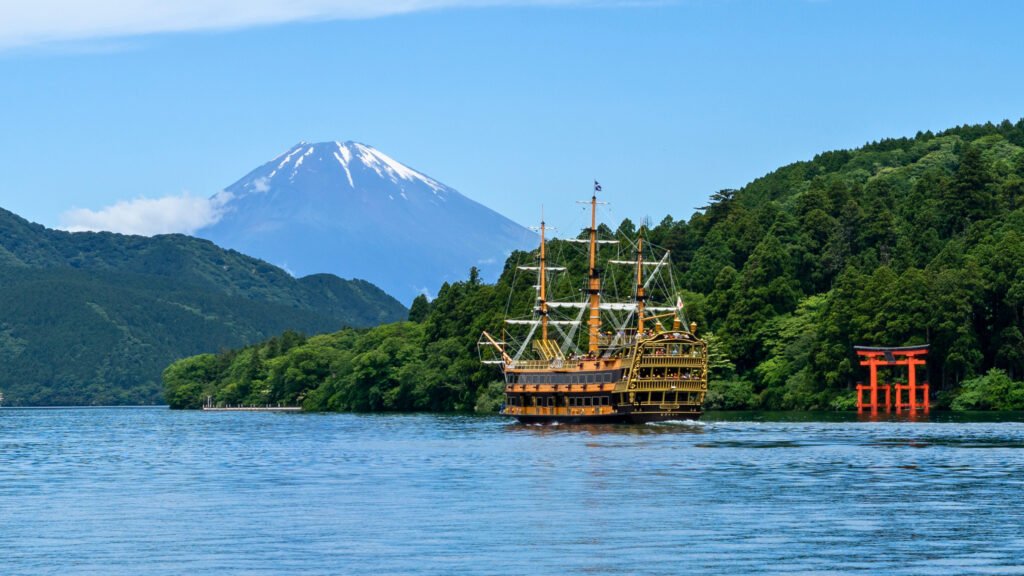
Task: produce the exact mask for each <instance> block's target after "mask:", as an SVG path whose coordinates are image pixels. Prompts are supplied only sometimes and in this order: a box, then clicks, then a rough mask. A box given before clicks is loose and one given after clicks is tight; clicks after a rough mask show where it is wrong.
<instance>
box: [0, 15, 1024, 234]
mask: <svg viewBox="0 0 1024 576" xmlns="http://www.w3.org/2000/svg"><path fill="white" fill-rule="evenodd" d="M15 4H18V5H15ZM1021 22H1024V3H1021V2H1015V1H1002V2H1000V1H989V2H968V1H962V2H954V1H943V0H920V1H915V0H886V1H872V0H859V1H852V0H850V1H847V0H745V1H743V0H676V1H673V0H653V1H642V0H625V1H616V0H598V1H588V0H532V1H530V0H522V1H517V0H504V1H489V0H290V1H286V0H178V1H176V2H167V1H157V0H92V1H90V2H80V1H79V0H34V1H33V2H17V3H15V2H12V1H10V0H0V208H4V209H7V210H10V211H12V212H15V213H16V214H19V215H21V216H23V217H25V218H27V219H29V220H31V221H34V222H38V223H41V224H44V225H46V226H49V227H62V228H66V229H82V228H85V227H96V226H102V225H104V224H103V223H104V222H106V223H107V225H108V226H109V227H112V228H118V230H119V231H126V232H133V233H144V234H151V233H160V232H173V231H183V232H190V231H192V230H194V229H195V228H196V227H198V226H201V225H203V224H204V223H205V222H207V221H208V220H209V219H211V218H215V217H216V214H217V211H216V202H217V194H218V193H219V192H220V191H221V190H222V189H223V188H225V187H227V186H229V185H230V184H231V183H233V182H235V181H236V180H238V179H239V178H241V177H242V176H244V175H245V174H246V173H247V172H249V171H250V170H252V169H253V168H255V167H257V166H258V165H260V164H262V163H264V162H266V161H268V160H270V159H271V158H273V157H275V156H277V155H278V154H280V153H281V152H283V151H285V150H287V149H288V148H289V147H291V146H292V145H294V144H295V143H296V142H299V141H302V140H305V141H310V142H317V141H326V140H342V141H344V140H355V141H358V142H363V143H366V144H369V145H372V146H374V147H376V148H378V149H379V150H381V151H383V152H385V153H386V154H388V155H390V156H392V157H393V158H395V159H397V160H399V161H401V162H403V163H405V164H407V165H409V166H411V167H413V168H415V169H417V170H419V171H421V172H423V173H425V174H428V175H430V176H431V177H433V178H435V179H437V180H439V181H441V182H443V183H445V184H447V185H449V186H452V187H454V188H456V189H457V190H459V191H460V192H462V193H463V194H465V195H467V196H469V197H470V198H473V199H474V200H477V201H479V202H481V203H483V204H485V205H487V206H489V207H491V208H493V209H495V210H497V211H499V212H501V213H503V214H505V215H506V216H508V217H510V218H512V219H513V220H516V221H518V222H520V223H522V224H524V225H532V224H534V223H535V222H536V221H537V220H538V219H539V217H540V213H541V209H542V206H543V209H544V211H545V214H546V216H547V221H548V223H549V224H552V225H555V226H559V227H560V228H561V229H562V230H575V229H578V228H579V227H581V226H582V225H583V223H584V214H583V213H582V210H581V209H580V208H578V207H577V206H576V204H575V201H576V200H581V199H586V198H588V197H589V195H590V193H591V189H592V184H593V181H594V180H595V179H596V180H599V181H600V182H601V184H602V188H603V190H602V193H601V196H602V198H603V199H605V200H607V201H609V202H610V203H611V204H610V206H609V207H608V208H607V209H606V211H605V212H604V213H603V216H604V218H605V220H606V221H609V222H610V223H617V222H618V221H619V220H621V219H622V218H624V217H629V218H632V219H633V220H634V221H636V220H639V219H640V218H644V217H649V218H651V219H652V220H653V221H655V222H657V221H660V220H661V218H662V217H663V216H665V215H666V214H671V215H672V216H674V217H675V218H676V219H685V218H689V217H690V215H691V214H692V213H693V211H694V210H695V209H696V208H699V207H700V206H703V205H704V204H705V203H706V200H707V198H708V196H709V195H710V194H711V193H713V192H715V191H716V190H719V189H723V188H735V187H740V186H742V185H744V184H745V183H747V182H749V181H751V180H752V179H754V178H757V177H759V176H762V175H764V174H766V173H768V172H771V171H772V170H774V169H775V168H778V167H780V166H783V165H786V164H789V163H791V162H795V161H799V160H807V159H810V158H812V157H813V156H814V155H815V154H817V153H819V152H822V151H825V150H834V149H842V148H852V147H857V146H860V145H862V144H864V143H866V142H869V141H873V140H877V139H880V138H884V137H898V136H912V135H913V134H914V133H915V132H917V131H919V130H933V131H938V130H942V129H945V128H949V127H952V126H956V125H960V124H965V123H982V122H986V121H992V122H998V121H1000V120H1002V119H1005V118H1008V119H1011V120H1013V121H1016V120H1018V119H1020V118H1021V117H1024V59H1022V56H1024V34H1021V32H1020V23H1021ZM208 198H213V201H212V204H211V203H207V202H206V199H208ZM98 215H99V216H103V218H98V217H97V216H98ZM104 218H105V219H104ZM97 222H99V224H97Z"/></svg>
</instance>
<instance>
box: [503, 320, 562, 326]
mask: <svg viewBox="0 0 1024 576" xmlns="http://www.w3.org/2000/svg"><path fill="white" fill-rule="evenodd" d="M505 323H506V324H527V325H537V324H540V323H541V321H540V320H505ZM579 323H580V322H579V320H548V324H558V325H562V324H579Z"/></svg>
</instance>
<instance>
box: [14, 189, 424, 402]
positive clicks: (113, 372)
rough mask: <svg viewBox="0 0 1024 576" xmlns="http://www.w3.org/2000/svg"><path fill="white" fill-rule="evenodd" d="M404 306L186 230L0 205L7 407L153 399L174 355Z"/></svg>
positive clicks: (398, 314)
mask: <svg viewBox="0 0 1024 576" xmlns="http://www.w3.org/2000/svg"><path fill="white" fill-rule="evenodd" d="M405 316H406V309H405V308H404V307H403V306H402V305H401V304H400V303H399V302H398V301H397V300H395V299H394V298H391V297H390V296H388V295H387V294H385V293H384V292H383V291H381V290H380V289H379V288H377V287H376V286H374V285H372V284H370V283H368V282H364V281H361V280H342V279H340V278H337V277H335V276H330V275H315V276H308V277H305V278H300V279H295V278H292V277H291V276H290V275H288V274H287V273H286V272H284V271H283V270H281V269H279V268H276V267H274V266H271V265H269V264H267V263H265V262H263V261H260V260H256V259H253V258H249V257H247V256H244V255H242V254H239V253H237V252H234V251H226V250H222V249H220V248H218V247H217V246H216V245H214V244H212V243H211V242H208V241H205V240H199V239H196V238H192V237H189V236H183V235H166V236H156V237H153V238H145V237H140V236H123V235H120V234H111V233H75V234H71V233H67V232H61V231H57V230H50V229H46V228H44V227H42V226H39V225H37V224H32V223H29V222H27V221H26V220H24V219H22V218H20V217H18V216H16V215H14V214H12V213H10V212H7V211H5V210H2V209H0V365H2V366H3V369H2V370H0V391H2V392H3V394H4V396H5V404H7V405H55V404H61V405H90V404H139V403H147V404H151V403H158V402H161V401H162V399H161V389H160V385H159V382H160V372H161V370H162V369H163V368H164V367H165V366H166V365H167V363H168V362H171V361H172V360H174V359H176V358H180V357H181V356H185V355H190V354H197V353H200V352H206V351H216V350H221V349H225V348H229V347H237V346H242V345H245V344H248V343H251V342H256V341H259V340H263V339H266V338H268V337H270V336H272V335H274V334H278V333H281V332H282V331H284V330H288V329H292V330H300V331H304V332H310V333H312V332H324V331H332V330H337V329H339V328H341V327H342V326H371V325H376V324H380V323H382V322H393V321H396V320H400V319H404V318H405Z"/></svg>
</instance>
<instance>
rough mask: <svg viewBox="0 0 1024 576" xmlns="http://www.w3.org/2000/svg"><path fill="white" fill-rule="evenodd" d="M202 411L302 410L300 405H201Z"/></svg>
mask: <svg viewBox="0 0 1024 576" xmlns="http://www.w3.org/2000/svg"><path fill="white" fill-rule="evenodd" d="M203 412H302V406H203Z"/></svg>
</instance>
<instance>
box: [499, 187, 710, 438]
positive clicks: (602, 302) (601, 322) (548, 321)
mask: <svg viewBox="0 0 1024 576" xmlns="http://www.w3.org/2000/svg"><path fill="white" fill-rule="evenodd" d="M600 189H601V188H600V185H599V184H597V183H596V182H595V183H594V195H593V196H592V197H591V199H590V201H589V202H588V204H590V228H589V230H588V234H587V238H579V239H568V240H567V241H568V242H580V243H586V244H587V245H588V251H587V257H588V269H587V270H588V272H587V277H586V278H585V279H584V282H583V285H584V289H583V290H582V294H583V295H584V299H582V300H580V301H557V300H549V294H548V292H549V290H548V288H549V285H550V280H551V275H552V274H557V273H561V272H565V271H566V268H565V267H558V266H549V265H548V256H547V247H546V243H547V240H546V238H545V234H546V232H547V231H548V230H550V229H549V228H546V226H545V223H544V222H543V220H542V221H541V225H540V228H539V232H540V249H539V251H538V262H537V265H536V266H521V267H519V268H520V269H521V270H527V271H530V272H536V273H537V277H538V282H537V284H536V285H535V288H536V290H537V297H536V305H535V306H534V309H533V314H532V316H531V317H530V318H510V319H506V320H505V322H506V324H508V325H509V328H510V329H509V330H507V331H506V334H505V336H504V338H503V339H501V340H499V339H497V338H495V337H494V336H492V335H491V334H489V333H487V332H484V333H483V335H482V337H481V340H480V344H481V346H482V348H483V349H485V350H490V351H491V352H493V353H494V354H495V356H496V358H495V359H493V360H489V361H488V360H485V361H487V362H490V363H494V364H498V365H499V366H500V367H501V370H502V372H503V374H504V377H505V404H504V407H503V408H502V414H505V415H508V416H513V417H515V418H516V419H518V420H519V421H520V422H523V423H554V422H558V423H614V422H626V423H640V422H655V421H665V420H693V419H697V418H700V416H701V413H702V410H701V406H702V405H703V403H704V394H705V393H706V392H707V388H708V384H707V374H708V354H707V344H706V343H705V342H704V341H703V340H701V339H699V338H698V337H697V335H696V332H697V325H696V324H695V323H691V324H687V323H686V319H685V318H684V316H683V303H682V300H681V298H680V297H679V294H678V292H677V290H676V287H675V284H674V281H672V276H671V270H672V267H671V263H670V261H669V253H668V251H664V252H663V253H662V254H661V255H660V257H658V256H657V255H656V254H655V250H653V247H652V246H650V245H649V243H648V245H646V246H645V241H644V227H643V226H641V228H640V231H639V233H638V235H637V238H636V241H635V243H634V245H633V246H631V247H630V248H631V253H630V255H629V259H626V260H618V259H608V260H604V261H603V262H602V264H604V265H607V266H625V267H627V268H626V269H627V270H628V271H629V274H630V276H631V277H630V283H631V284H632V287H631V292H632V293H631V295H630V297H629V298H628V299H626V300H624V301H607V299H605V298H603V296H605V294H604V293H603V291H602V274H601V271H600V269H599V268H598V263H599V261H600V259H599V257H598V249H599V247H602V246H605V245H613V244H617V243H618V241H616V240H611V239H599V238H598V228H597V206H598V204H600V203H599V202H598V201H597V192H598V191H600ZM620 254H621V252H620ZM648 270H649V271H648ZM666 277H667V281H666V280H665V279H666ZM673 299H674V300H675V302H674V304H673V303H672V301H673ZM659 301H660V302H659ZM563 310H569V311H575V312H576V315H575V317H572V316H571V312H570V316H569V317H559V316H556V314H555V313H556V312H561V311H563ZM584 325H585V326H586V331H585V333H582V334H581V333H580V332H581V331H580V330H579V328H580V327H581V326H584ZM517 327H520V328H524V329H526V330H527V333H526V335H525V336H524V337H522V338H519V339H516V337H515V336H514V335H513V334H512V331H513V330H512V329H514V328H517ZM538 332H539V333H538ZM552 336H555V337H556V338H552ZM513 340H517V341H515V342H513Z"/></svg>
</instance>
